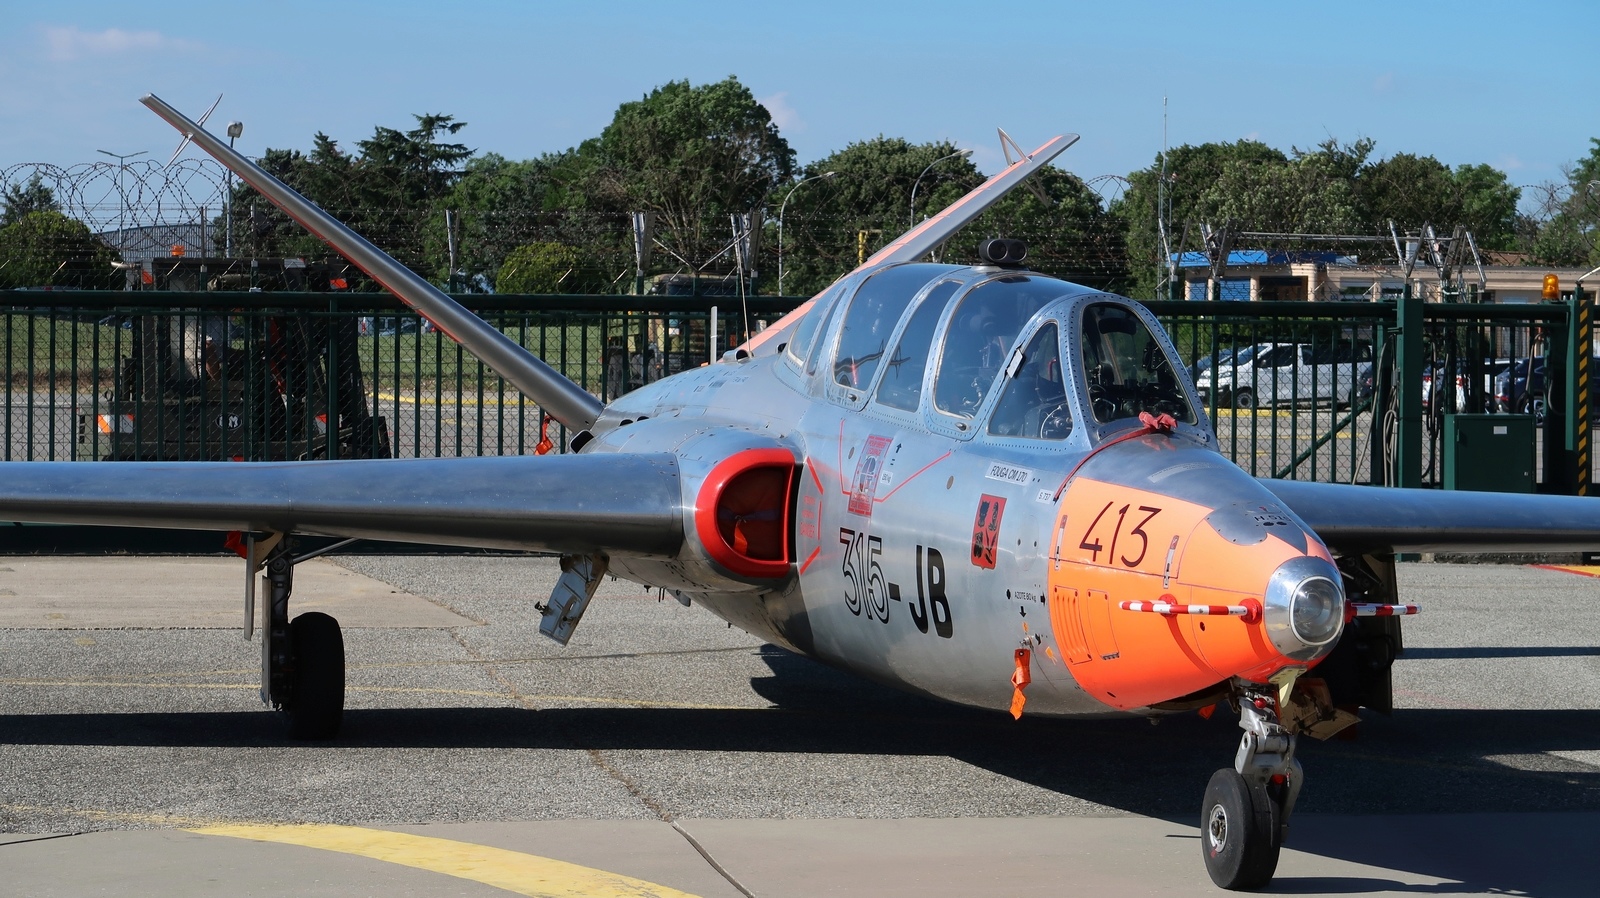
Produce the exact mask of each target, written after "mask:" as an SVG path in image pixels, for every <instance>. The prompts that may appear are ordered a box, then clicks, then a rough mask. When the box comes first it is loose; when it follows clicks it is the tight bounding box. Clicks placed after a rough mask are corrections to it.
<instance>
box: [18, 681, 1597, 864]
mask: <svg viewBox="0 0 1600 898" xmlns="http://www.w3.org/2000/svg"><path fill="white" fill-rule="evenodd" d="M763 657H764V658H765V660H766V661H767V663H768V665H769V666H770V667H771V668H772V670H773V676H771V677H762V678H756V679H753V680H752V681H751V685H752V688H753V689H754V691H755V692H756V693H757V694H758V695H760V696H761V697H763V698H765V699H767V700H768V701H770V702H771V703H772V704H773V705H774V707H772V708H767V709H749V710H743V709H694V708H655V707H648V708H637V707H634V708H630V707H617V706H602V707H575V708H554V709H548V710H538V711H529V710H524V709H520V708H503V707H502V708H415V709H374V710H359V709H358V710H351V711H348V712H346V715H345V724H344V730H343V732H342V733H341V735H340V737H339V740H338V744H339V745H340V746H341V747H351V748H363V747H366V748H378V747H397V748H456V747H460V748H479V749H481V748H505V749H539V748H547V749H578V748H581V749H598V750H602V751H605V750H618V751H673V752H694V751H716V752H735V753H737V752H753V753H790V752H800V753H807V754H821V755H830V754H841V755H842V754H850V755H877V756H885V757H887V756H895V757H905V756H913V757H915V756H930V757H950V758H954V759H957V760H959V761H963V762H966V763H969V764H972V765H974V766H976V767H979V768H982V769H984V770H988V771H992V772H994V773H997V774H1000V775H1003V776H1006V777H1010V778H1012V779H1015V780H1019V781H1021V782H1024V783H1028V784H1031V785H1034V786H1037V787H1039V788H1041V789H1048V790H1051V791H1054V792H1057V793H1061V794H1064V795H1070V796H1073V797H1076V798H1079V799H1082V800H1086V801H1090V802H1094V803H1097V804H1100V805H1104V806H1106V807H1109V808H1114V809H1118V810H1122V811H1128V812H1132V813H1136V814H1141V815H1146V816H1152V817H1158V818H1164V819H1169V820H1173V821H1176V822H1180V823H1183V824H1187V825H1194V824H1195V822H1196V818H1197V816H1198V805H1199V803H1200V795H1201V792H1202V790H1203V788H1204V785H1205V782H1206V780H1207V779H1208V778H1209V777H1210V775H1211V773H1212V771H1214V770H1215V769H1217V768H1219V767H1223V766H1227V765H1230V764H1231V763H1232V757H1233V750H1234V747H1235V745H1236V743H1237V739H1238V733H1239V730H1238V727H1237V724H1236V719H1235V718H1234V716H1233V715H1232V714H1230V713H1229V712H1228V711H1227V710H1226V709H1219V712H1218V713H1217V714H1216V715H1215V716H1214V717H1213V718H1212V719H1211V720H1209V721H1208V720H1203V719H1201V718H1199V717H1198V716H1197V715H1193V714H1185V715H1178V716H1175V717H1171V718H1167V719H1165V720H1163V721H1162V722H1161V724H1160V725H1159V726H1155V727H1152V726H1151V724H1150V723H1149V722H1147V721H1145V720H1142V719H1135V718H1109V719H1080V720H1046V719H1040V718H1028V717H1026V716H1025V717H1024V718H1023V719H1022V720H1021V721H1013V720H1011V719H1010V717H1009V715H1006V714H1004V713H996V712H986V711H975V710H971V709H963V708H956V707H952V706H948V705H944V704H940V703H938V702H934V701H932V700H928V699H924V698H920V697H917V696H910V695H906V694H905V693H901V692H898V691H895V690H891V689H888V688H886V687H882V686H878V685H876V684H872V683H868V682H865V681H863V680H860V679H858V678H856V677H853V676H849V675H846V674H842V673H839V672H837V671H833V670H830V669H828V668H826V667H824V666H822V665H819V664H817V663H815V662H812V661H809V660H807V659H803V658H799V657H796V656H793V655H789V654H787V653H783V652H780V651H777V650H767V651H764V652H763ZM0 744H12V745H118V746H152V747H195V746H198V747H248V746H297V747H301V748H303V747H304V744H303V743H293V742H289V741H288V740H287V739H286V738H285V736H284V730H283V725H282V721H281V720H280V719H278V717H277V715H275V714H271V713H264V712H255V713H216V712H200V713H134V714H117V713H85V714H70V713H69V714H20V715H0ZM1597 749H1600V711H1595V710H1587V711H1550V710H1488V711H1483V710H1402V711H1400V712H1398V713H1396V715H1395V716H1393V717H1391V718H1380V717H1372V718H1368V719H1365V720H1364V721H1363V723H1362V724H1361V733H1360V734H1359V738H1358V739H1356V740H1354V741H1342V740H1341V741H1334V742H1330V743H1317V742H1312V741H1310V740H1305V741H1302V743H1301V750H1300V755H1299V756H1300V758H1301V760H1302V762H1303V763H1304V764H1305V767H1306V770H1307V784H1308V785H1307V787H1306V791H1305V793H1304V794H1303V796H1302V798H1301V804H1300V807H1299V810H1300V811H1302V812H1311V813H1322V814H1348V815H1362V817H1363V818H1364V821H1363V823H1362V824H1361V825H1363V826H1371V825H1372V820H1371V817H1373V816H1376V817H1378V818H1380V821H1381V818H1382V817H1384V816H1392V815H1395V814H1418V813H1449V814H1469V813H1478V812H1485V811H1490V812H1495V811H1498V812H1516V811H1521V812H1547V811H1552V810H1583V811H1600V768H1596V767H1594V766H1592V765H1588V764H1583V763H1580V762H1577V761H1566V760H1564V759H1562V758H1559V757H1553V756H1549V755H1546V754H1545V753H1547V752H1556V751H1593V750H1597ZM956 813H959V809H952V814H956ZM1376 829H1377V831H1372V832H1350V831H1347V830H1345V829H1339V828H1329V827H1327V826H1324V825H1315V826H1310V827H1309V831H1308V832H1306V833H1305V834H1304V835H1302V836H1301V837H1299V838H1294V837H1291V842H1290V847H1291V848H1294V849H1297V850H1300V851H1307V852H1311V853H1314V854H1319V855H1324V856H1328V857H1336V858H1341V859H1345V860H1350V861H1354V862H1358V863H1363V864H1371V865H1374V866H1378V867H1382V868H1388V869H1400V870H1407V871H1411V872H1414V873H1418V874H1426V875H1430V876H1436V877H1439V878H1447V879H1453V880H1457V881H1465V880H1467V879H1469V878H1471V877H1469V876H1467V875H1466V874H1465V873H1464V872H1463V871H1465V870H1466V869H1467V868H1468V867H1471V863H1470V859H1465V860H1464V859H1461V858H1459V857H1458V856H1457V855H1456V854H1454V853H1452V852H1450V851H1448V850H1444V849H1440V850H1438V851H1432V850H1418V846H1415V845H1409V844H1407V843H1406V842H1405V839H1406V834H1405V833H1404V832H1400V831H1397V830H1396V829H1395V827H1390V826H1383V825H1381V822H1380V825H1379V826H1378V827H1377V828H1376ZM1546 850H1547V851H1548V850H1550V849H1546ZM1582 854H1583V858H1582V859H1581V860H1574V861H1572V862H1573V863H1580V862H1581V863H1588V864H1590V865H1593V864H1594V860H1593V855H1592V853H1589V852H1583V853H1582ZM1555 862H1557V861H1552V863H1555ZM1502 866H1504V867H1505V871H1504V873H1505V876H1504V877H1501V876H1499V875H1498V873H1497V874H1496V876H1495V881H1493V882H1481V883H1477V884H1476V885H1480V886H1482V887H1483V888H1484V889H1489V890H1517V891H1520V892H1523V893H1526V894H1536V895H1544V894H1566V892H1563V891H1561V890H1559V889H1557V890H1555V891H1551V890H1548V889H1541V888H1539V887H1538V882H1537V880H1536V879H1535V878H1534V876H1535V875H1534V874H1530V876H1527V877H1524V876H1519V875H1515V872H1514V871H1516V870H1518V869H1530V870H1531V869H1533V868H1535V867H1539V868H1541V869H1542V870H1543V872H1542V873H1540V874H1537V875H1539V876H1544V875H1548V874H1549V873H1550V872H1551V871H1550V870H1549V869H1548V868H1549V866H1550V864H1549V863H1546V864H1541V865H1535V864H1530V863H1519V862H1508V863H1506V864H1504V865H1502ZM1452 867H1453V868H1454V871H1453V870H1452V869H1451V868H1452ZM1557 872H1559V871H1557ZM1592 882H1593V880H1592V879H1591V880H1589V884H1590V886H1591V887H1592ZM1453 888H1455V889H1458V890H1459V889H1461V888H1462V887H1461V886H1455V887H1453ZM1386 889H1393V890H1399V891H1424V892H1425V891H1430V890H1429V889H1420V888H1414V887H1408V886H1402V885H1400V884H1399V883H1393V882H1388V881H1384V880H1366V879H1349V880H1346V879H1339V880H1322V879H1319V880H1315V881H1309V880H1294V879H1282V880H1279V881H1277V882H1276V883H1275V885H1274V889H1273V890H1274V891H1282V892H1285V893H1294V892H1308V891H1314V892H1336V893H1337V892H1351V893H1359V892H1369V891H1381V890H1386ZM1474 890H1475V889H1474ZM1578 893H1581V891H1580V892H1576V893H1573V894H1578Z"/></svg>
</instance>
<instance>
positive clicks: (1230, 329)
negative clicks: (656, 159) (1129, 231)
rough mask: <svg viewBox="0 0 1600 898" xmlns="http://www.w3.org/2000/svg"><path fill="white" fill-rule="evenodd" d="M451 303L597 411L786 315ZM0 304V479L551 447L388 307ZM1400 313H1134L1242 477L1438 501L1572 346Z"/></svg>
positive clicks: (1535, 309)
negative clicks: (1187, 376)
mask: <svg viewBox="0 0 1600 898" xmlns="http://www.w3.org/2000/svg"><path fill="white" fill-rule="evenodd" d="M458 298H459V299H460V300H461V301H462V302H463V303H464V304H465V305H466V306H467V307H468V308H470V309H472V310H473V311H474V312H476V313H477V314H479V315H481V316H482V317H483V318H485V319H486V320H488V321H489V322H490V323H491V324H493V325H494V326H496V327H497V328H499V329H501V330H502V331H504V332H505V333H507V334H509V335H511V336H512V338H513V339H515V340H517V341H518V342H519V343H521V344H522V345H524V346H526V347H528V348H529V349H530V350H531V351H533V352H534V353H536V354H537V355H539V356H540V357H541V358H543V359H545V360H546V361H547V362H549V363H550V364H551V365H552V366H554V367H555V368H557V369H558V370H560V371H562V372H563V373H564V374H566V375H567V376H568V377H570V378H572V379H573V380H574V381H575V382H577V383H579V384H580V385H582V386H583V387H585V388H586V389H588V390H590V391H591V392H593V393H594V394H595V395H597V396H599V397H600V398H601V399H602V400H610V399H612V398H614V397H616V396H618V395H621V394H622V393H625V392H627V391H628V390H631V389H633V388H634V387H636V386H638V385H640V384H642V383H645V382H648V381H652V380H655V379H658V378H661V377H665V376H667V375H670V374H673V373H675V372H677V371H680V370H683V369H685V368H689V367H693V366H696V365H699V364H701V363H703V362H705V361H708V360H710V359H712V358H713V357H714V356H715V355H716V354H717V353H718V352H719V351H720V350H722V349H725V348H726V347H728V346H731V345H734V344H736V343H737V342H739V341H740V340H742V338H743V335H744V332H745V331H746V330H747V329H752V330H753V329H755V328H758V327H760V326H762V325H763V324H764V323H767V322H771V321H774V320H776V319H777V318H778V317H780V316H781V315H782V314H783V313H785V312H787V311H788V310H790V309H791V308H793V307H794V306H795V305H796V304H797V303H798V302H799V300H797V299H795V298H773V297H760V298H755V297H752V298H750V299H749V300H748V301H747V303H746V305H747V307H748V315H747V314H746V313H745V312H744V311H743V310H742V308H741V304H740V300H739V299H737V298H729V297H716V298H708V297H695V298H677V297H670V298H667V297H662V298H658V297H625V296H558V297H548V296H545V297H541V296H481V295H476V296H462V297H458ZM6 299H7V300H9V302H10V303H11V304H10V305H9V307H0V354H3V358H0V361H3V363H4V365H5V370H6V372H7V376H8V380H7V389H6V391H5V396H4V400H3V408H0V430H3V433H0V447H3V448H0V452H3V455H4V458H5V459H6V460H47V459H48V460H95V459H147V460H151V459H238V460H270V459H299V458H325V457H336V458H348V457H374V456H391V455H392V456H397V457H421V456H457V455H506V454H523V453H529V452H534V451H537V450H538V448H539V446H540V442H541V440H542V439H544V438H546V437H548V438H549V440H550V441H551V446H552V448H553V449H554V451H564V448H565V445H566V437H567V436H568V435H567V434H566V433H565V432H564V431H563V430H562V429H561V428H560V426H559V425H557V424H553V423H550V422H547V421H546V420H545V419H544V418H543V417H542V416H541V414H540V411H539V409H538V407H537V406H536V405H535V404H534V403H532V402H530V401H529V400H527V399H526V398H525V397H523V396H522V395H521V394H520V393H518V392H517V391H516V390H515V389H514V388H512V387H511V386H510V385H508V384H507V383H506V382H505V381H504V380H502V379H501V378H500V377H499V376H497V375H495V374H494V373H493V372H492V371H489V370H487V369H486V368H485V367H484V366H483V364H482V363H480V362H478V361H477V360H476V359H475V358H474V357H472V356H471V355H470V354H469V353H467V352H466V351H465V350H463V349H462V348H460V347H459V346H457V345H456V344H455V343H453V342H452V341H450V340H449V339H448V338H447V337H445V336H444V335H443V334H441V333H438V332H435V331H433V330H431V328H430V327H429V326H428V324H427V322H425V321H423V320H421V319H419V318H418V317H417V316H416V315H415V314H414V313H411V312H409V311H408V310H405V309H403V308H402V307H401V306H399V304H398V303H396V302H395V301H394V300H393V299H392V298H391V297H388V296H385V295H380V294H357V293H348V292H340V293H221V292H211V293H205V292H201V293H184V292H162V291H148V290H147V291H141V292H134V293H126V292H87V291H86V292H67V293H29V292H18V293H11V294H8V295H7V296H6ZM714 306H715V328H714V330H713V307H714ZM1404 306H1405V302H1404V301H1386V302H1355V303H1340V302H1318V303H1303V302H1283V303H1273V302H1255V303H1248V304H1246V303H1233V302H1183V301H1172V302H1153V303H1150V304H1149V307H1150V308H1151V309H1152V311H1153V312H1155V314H1156V315H1157V316H1158V317H1160V318H1161V319H1162V321H1163V323H1164V324H1165V325H1166V327H1167V329H1168V331H1169V332H1170V333H1171V335H1172V337H1173V340H1174V342H1175V344H1176V345H1177V347H1178V350H1179V353H1180V355H1181V356H1182V359H1183V361H1184V362H1185V363H1186V364H1188V365H1190V368H1191V371H1192V373H1193V374H1194V375H1195V378H1196V381H1197V383H1198V385H1199V387H1200V389H1201V392H1202V396H1203V398H1204V400H1205V413H1206V414H1207V416H1208V417H1209V418H1210V421H1211V424H1212V426H1213V427H1214V429H1215V430H1216V432H1217V435H1218V438H1219V442H1220V446H1221V449H1222V451H1223V452H1224V453H1226V454H1228V455H1229V456H1230V457H1231V458H1233V459H1234V461H1236V462H1237V463H1238V464H1240V465H1241V466H1242V467H1243V468H1244V469H1245V470H1247V471H1250V472H1251V473H1253V474H1255V475H1257V476H1263V477H1280V478H1294V479H1311V480H1323V481H1340V482H1347V483H1383V484H1402V485H1408V484H1409V485H1423V486H1429V485H1440V484H1441V483H1442V482H1443V480H1444V477H1443V471H1442V466H1441V456H1442V452H1441V449H1442V446H1441V443H1440V440H1441V435H1442V427H1441V426H1440V424H1441V422H1442V420H1443V418H1442V416H1443V415H1444V414H1446V413H1463V412H1495V413H1499V412H1529V413H1535V414H1539V413H1541V411H1542V409H1543V407H1544V405H1545V404H1546V400H1547V396H1546V395H1545V392H1546V391H1545V390H1544V387H1543V379H1542V377H1534V376H1529V375H1528V373H1527V372H1528V370H1529V369H1533V370H1535V371H1536V372H1538V373H1540V374H1542V371H1541V370H1540V369H1539V366H1540V365H1542V363H1543V361H1544V358H1543V357H1544V356H1545V355H1546V354H1547V353H1548V352H1549V351H1550V350H1551V348H1552V347H1553V346H1556V345H1558V344H1563V343H1564V341H1565V340H1566V339H1567V337H1566V324H1567V320H1568V317H1569V314H1570V309H1569V305H1568V304H1567V303H1551V304H1542V305H1520V306H1517V305H1506V306H1496V305H1477V304H1441V303H1420V302H1415V301H1413V302H1411V304H1410V306H1409V307H1408V308H1410V309H1412V312H1410V313H1406V314H1415V315H1416V316H1417V317H1416V322H1415V323H1414V324H1413V325H1412V330H1413V333H1412V339H1411V340H1409V341H1408V340H1407V339H1405V338H1404V334H1405V331H1406V327H1405V324H1406V322H1407V321H1408V320H1409V319H1407V318H1406V314H1403V313H1402V311H1401V309H1402V307H1404ZM1530 356H1533V357H1537V358H1535V359H1533V360H1532V361H1531V362H1530V361H1529V359H1530ZM1508 369H1509V372H1508ZM1519 369H1520V371H1521V374H1520V375H1519ZM1557 370H1562V371H1564V368H1558V369H1557ZM1552 380H1554V381H1556V382H1558V383H1559V382H1560V381H1561V380H1562V378H1560V377H1556V378H1552ZM1558 389H1559V387H1558ZM1586 432H1587V431H1586V430H1584V433H1586ZM1541 439H1543V438H1542V437H1541ZM1569 442H1570V439H1569ZM1551 445H1552V447H1553V448H1559V447H1554V444H1551ZM1408 446H1414V447H1415V449H1413V450H1408V449H1407V447H1408ZM1577 457H1578V456H1577V455H1573V456H1572V458H1574V459H1575V458H1577ZM1539 458H1541V459H1542V460H1543V466H1544V469H1545V470H1544V471H1543V479H1544V480H1546V481H1547V482H1549V483H1551V484H1555V483H1556V482H1557V480H1561V479H1562V478H1565V477H1566V475H1564V474H1563V475H1562V478H1552V477H1551V473H1552V468H1551V466H1552V464H1554V465H1557V466H1559V465H1563V464H1568V463H1569V462H1570V459H1569V460H1566V461H1564V460H1562V457H1561V456H1559V454H1551V453H1550V452H1549V451H1542V452H1541V454H1540V455H1539ZM1557 473H1559V472H1557ZM1562 489H1565V487H1562Z"/></svg>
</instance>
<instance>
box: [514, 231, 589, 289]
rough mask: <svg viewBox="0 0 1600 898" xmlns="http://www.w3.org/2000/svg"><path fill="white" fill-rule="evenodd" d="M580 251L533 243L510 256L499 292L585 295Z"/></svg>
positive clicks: (568, 247) (587, 286) (517, 249)
mask: <svg viewBox="0 0 1600 898" xmlns="http://www.w3.org/2000/svg"><path fill="white" fill-rule="evenodd" d="M579 259H580V256H579V254H578V251H577V250H575V249H573V248H572V247H570V246H567V245H565V244H562V243H545V242H541V243H530V244H527V245H526V246H519V247H517V248H516V249H514V250H512V251H511V252H510V253H509V254H507V256H506V259H505V263H504V264H503V265H502V266H501V267H500V278H499V281H498V282H497V283H496V284H495V289H496V290H498V291H499V292H501V293H585V292H588V291H589V290H591V289H593V285H592V284H590V283H586V278H585V275H584V272H583V271H582V270H581V269H580V266H579Z"/></svg>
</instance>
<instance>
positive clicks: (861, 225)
mask: <svg viewBox="0 0 1600 898" xmlns="http://www.w3.org/2000/svg"><path fill="white" fill-rule="evenodd" d="M955 152H956V146H955V145H954V144H952V143H950V142H948V141H936V142H933V143H924V144H913V143H910V142H908V141H906V140H905V139H904V138H899V137H884V136H882V135H879V136H878V137H875V138H872V139H870V140H863V141H858V142H856V143H852V144H850V145H848V146H846V147H845V148H844V149H842V150H839V151H837V152H834V153H832V154H829V155H828V156H826V157H824V158H822V159H819V160H817V161H816V162H814V163H812V164H811V165H808V166H806V167H805V170H804V171H802V172H800V178H811V177H815V176H817V175H821V174H823V173H825V172H830V171H831V172H835V173H836V174H835V176H834V177H832V178H829V179H826V180H817V181H813V182H811V183H809V184H807V185H805V186H804V187H799V188H796V184H797V183H798V181H799V178H797V179H795V180H794V181H792V182H789V183H785V184H783V185H781V186H779V187H778V188H776V189H775V190H774V191H773V192H772V196H771V197H769V198H768V201H767V204H768V208H769V209H770V210H771V214H772V216H773V217H774V219H775V218H776V216H777V213H778V211H779V207H780V206H781V207H783V213H784V235H783V236H784V292H785V293H789V294H792V295H804V294H807V293H813V292H815V291H817V290H820V289H822V288H823V287H825V286H827V285H828V284H829V283H830V282H832V281H833V280H834V279H835V278H837V277H839V276H840V275H842V274H844V273H845V272H847V271H849V270H850V269H852V268H854V267H856V262H857V260H858V259H859V258H860V253H861V251H862V249H863V246H862V244H861V243H860V241H863V240H864V241H865V244H864V251H865V253H866V254H867V255H871V254H872V253H873V252H875V251H876V250H878V249H879V248H880V247H882V246H883V245H884V244H885V243H887V242H888V241H890V240H892V239H894V238H895V237H898V236H899V235H900V234H902V233H904V232H905V231H906V230H907V229H908V228H909V227H910V225H911V216H912V210H911V188H912V186H913V185H915V186H916V188H917V197H916V200H917V210H916V211H917V217H918V220H920V219H921V218H923V217H926V215H927V214H928V213H929V212H930V210H931V211H937V210H939V209H941V208H943V207H944V206H946V205H948V204H949V203H951V202H953V201H955V200H956V199H957V198H959V197H960V196H961V195H962V194H964V193H966V192H967V191H968V190H971V189H972V188H973V187H976V186H977V185H978V184H979V183H981V182H982V181H983V176H982V175H981V174H979V172H978V170H977V168H976V167H974V166H973V164H972V162H971V161H970V160H969V159H967V158H966V157H963V156H956V157H955V158H948V159H947V158H945V157H948V156H951V155H952V154H954V153H955ZM941 159H942V160H943V161H937V160H941ZM936 161H937V164H935V163H936ZM929 165H933V167H932V168H929V167H928V166H929ZM924 172H926V174H924ZM918 175H922V180H921V181H917V176H918ZM792 189H793V190H794V191H795V192H794V193H793V194H792V195H791V194H790V193H789V191H790V190H792ZM785 198H788V204H787V206H784V200H785ZM775 239H776V237H775V233H774V238H773V239H769V240H768V241H767V243H768V244H769V245H772V246H773V247H774V248H775V246H776V244H775ZM775 267H776V266H775V265H773V266H769V270H772V269H775Z"/></svg>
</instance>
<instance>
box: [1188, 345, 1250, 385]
mask: <svg viewBox="0 0 1600 898" xmlns="http://www.w3.org/2000/svg"><path fill="white" fill-rule="evenodd" d="M1253 352H1255V347H1254V346H1246V347H1243V348H1237V347H1235V348H1233V349H1219V350H1217V351H1216V352H1215V353H1212V354H1211V355H1203V356H1201V357H1200V358H1197V359H1195V360H1194V364H1192V365H1190V366H1189V376H1190V377H1191V378H1193V379H1194V380H1196V381H1198V380H1200V375H1202V374H1204V373H1206V372H1207V371H1210V370H1211V369H1212V368H1215V367H1216V366H1218V365H1222V366H1227V365H1230V364H1235V359H1236V358H1237V364H1241V365H1242V364H1244V363H1245V362H1247V361H1249V360H1250V355H1251V353H1253ZM1240 353H1243V355H1242V356H1240Z"/></svg>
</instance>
